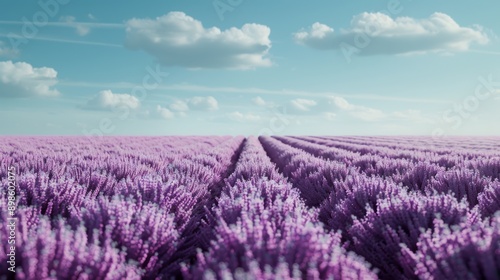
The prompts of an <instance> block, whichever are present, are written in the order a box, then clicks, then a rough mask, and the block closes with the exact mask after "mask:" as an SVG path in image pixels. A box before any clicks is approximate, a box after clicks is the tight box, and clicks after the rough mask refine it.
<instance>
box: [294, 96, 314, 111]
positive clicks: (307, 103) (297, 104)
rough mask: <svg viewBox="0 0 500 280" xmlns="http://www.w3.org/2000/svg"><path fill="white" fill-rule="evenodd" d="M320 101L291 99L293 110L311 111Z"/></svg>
mask: <svg viewBox="0 0 500 280" xmlns="http://www.w3.org/2000/svg"><path fill="white" fill-rule="evenodd" d="M317 104H318V103H317V102H316V101H314V100H311V99H303V98H297V99H293V100H291V101H290V105H291V108H292V109H293V110H292V111H294V112H309V111H311V109H312V108H313V107H314V106H316V105H317Z"/></svg>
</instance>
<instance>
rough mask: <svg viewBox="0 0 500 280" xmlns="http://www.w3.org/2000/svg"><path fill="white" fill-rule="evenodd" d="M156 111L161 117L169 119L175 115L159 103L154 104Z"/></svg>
mask: <svg viewBox="0 0 500 280" xmlns="http://www.w3.org/2000/svg"><path fill="white" fill-rule="evenodd" d="M156 113H157V114H158V116H159V117H160V118H162V119H166V120H171V119H173V118H174V117H175V114H174V113H173V112H172V111H170V110H169V109H167V108H164V107H162V106H160V105H158V106H156Z"/></svg>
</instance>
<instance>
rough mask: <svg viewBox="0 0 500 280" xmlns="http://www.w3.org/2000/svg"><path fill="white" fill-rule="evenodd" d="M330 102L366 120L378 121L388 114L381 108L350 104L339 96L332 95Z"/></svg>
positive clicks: (353, 115) (355, 116)
mask: <svg viewBox="0 0 500 280" xmlns="http://www.w3.org/2000/svg"><path fill="white" fill-rule="evenodd" d="M328 103H329V104H333V105H334V106H335V107H337V108H338V109H340V110H341V111H347V112H349V114H350V115H351V116H352V117H354V118H357V119H360V120H364V121H378V120H381V119H384V118H385V117H386V114H385V113H384V112H382V111H381V110H378V109H374V108H369V107H365V106H360V105H353V104H350V103H349V102H348V101H347V100H346V99H345V98H343V97H339V96H331V97H330V98H329V100H328Z"/></svg>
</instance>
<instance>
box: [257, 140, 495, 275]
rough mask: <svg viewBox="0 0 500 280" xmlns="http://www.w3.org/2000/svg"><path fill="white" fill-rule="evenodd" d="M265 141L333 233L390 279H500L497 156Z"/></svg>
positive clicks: (336, 142) (374, 145)
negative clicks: (423, 153)
mask: <svg viewBox="0 0 500 280" xmlns="http://www.w3.org/2000/svg"><path fill="white" fill-rule="evenodd" d="M260 140H261V142H262V144H263V146H264V148H265V150H266V152H267V154H268V155H269V156H270V158H271V159H272V160H273V161H274V162H275V163H276V164H277V166H278V168H279V170H280V171H281V172H282V173H283V174H284V175H285V176H287V177H288V179H289V180H290V182H291V183H292V184H293V186H294V187H295V188H297V189H298V190H300V192H301V196H302V198H303V199H304V200H305V202H306V203H307V204H308V205H309V206H311V207H313V209H318V211H319V220H320V221H321V222H323V223H324V224H325V229H327V230H330V231H334V232H335V231H338V230H340V231H341V232H342V242H344V247H345V248H346V249H347V250H350V251H353V252H355V253H356V254H358V255H360V256H362V257H364V258H365V259H366V260H367V261H368V262H369V263H371V264H372V265H373V266H374V267H375V268H376V269H378V270H379V271H380V272H379V274H378V275H379V276H380V277H381V278H385V279H395V278H409V279H413V278H420V279H499V278H500V217H499V216H498V215H495V212H497V211H498V210H500V184H499V182H498V179H499V176H500V172H499V171H498V170H500V169H499V168H500V164H499V163H500V161H499V158H498V157H497V156H496V153H494V152H491V153H487V152H484V151H481V152H479V153H478V152H477V151H472V152H471V151H468V152H467V153H465V154H461V153H458V152H450V151H447V149H446V148H443V149H441V150H439V149H436V148H435V149H434V150H433V151H432V152H429V151H427V152H426V157H423V155H422V154H421V153H420V152H418V151H416V152H415V151H414V152H408V151H405V150H392V151H391V150H387V149H385V148H379V147H378V142H376V141H372V142H371V143H364V144H363V145H361V144H360V143H355V144H350V143H349V141H345V139H338V138H330V137H328V138H312V137H274V138H270V137H261V139H260ZM450 144H451V143H450ZM490 144H492V143H490ZM492 145H493V144H492ZM381 146H383V144H381ZM483 146H488V145H487V144H485V145H483ZM471 154H475V157H474V158H472V157H471ZM402 155H404V156H402Z"/></svg>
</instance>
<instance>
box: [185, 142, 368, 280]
mask: <svg viewBox="0 0 500 280" xmlns="http://www.w3.org/2000/svg"><path fill="white" fill-rule="evenodd" d="M202 232H203V235H204V237H205V238H206V239H207V241H205V242H206V243H207V250H206V251H205V252H199V253H198V258H197V262H196V263H195V265H194V266H193V267H191V268H189V267H186V268H185V273H184V274H185V276H186V278H190V279H202V278H203V279H212V278H214V279H331V278H333V279H375V278H376V275H375V274H374V273H373V272H371V271H370V269H369V268H368V266H367V265H366V263H365V262H364V261H363V260H361V259H360V258H359V257H356V256H355V255H353V254H351V253H347V252H346V251H345V250H344V249H343V248H341V246H340V240H339V235H338V234H334V233H327V232H325V231H324V229H323V227H322V225H321V224H319V223H318V220H317V213H316V212H315V211H313V210H309V209H308V208H307V207H306V206H305V204H304V202H303V201H302V199H301V198H300V195H299V193H298V191H297V189H294V188H292V186H291V185H290V184H289V183H287V180H286V179H285V178H284V177H283V176H282V175H281V174H280V173H279V172H278V171H277V170H276V168H275V165H274V164H273V163H271V161H270V160H269V158H268V157H267V156H266V153H265V151H264V150H263V148H262V146H261V145H260V143H259V142H258V140H257V139H256V138H253V137H252V138H248V139H247V141H246V144H245V146H244V148H243V151H242V153H241V156H240V159H239V161H238V163H237V165H236V169H235V171H234V172H233V174H232V175H231V176H230V177H229V178H228V179H227V180H226V184H225V185H224V187H223V188H222V192H221V196H220V198H219V199H218V201H217V203H216V205H214V207H213V208H212V209H210V210H209V211H207V219H206V220H205V226H204V231H202Z"/></svg>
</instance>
